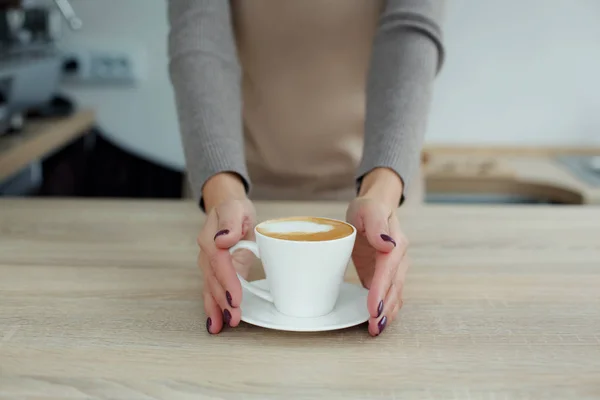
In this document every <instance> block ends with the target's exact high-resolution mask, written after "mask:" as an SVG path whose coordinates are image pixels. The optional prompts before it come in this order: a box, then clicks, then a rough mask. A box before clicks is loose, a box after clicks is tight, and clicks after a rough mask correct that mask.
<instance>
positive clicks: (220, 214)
mask: <svg viewBox="0 0 600 400" xmlns="http://www.w3.org/2000/svg"><path fill="white" fill-rule="evenodd" d="M215 211H216V217H217V224H216V225H217V228H216V232H214V235H215V236H214V241H215V245H216V246H217V247H218V248H220V249H228V248H230V247H232V246H233V245H235V244H236V243H237V242H239V241H240V240H241V239H242V237H244V235H245V234H246V232H247V230H248V226H249V219H250V218H249V216H248V215H247V214H248V213H247V212H246V211H245V208H244V205H243V204H242V203H241V202H239V201H234V202H228V203H225V204H222V205H221V206H219V207H218V208H216V209H215Z"/></svg>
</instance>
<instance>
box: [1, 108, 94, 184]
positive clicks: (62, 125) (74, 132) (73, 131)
mask: <svg viewBox="0 0 600 400" xmlns="http://www.w3.org/2000/svg"><path fill="white" fill-rule="evenodd" d="M94 120H95V116H94V112H93V111H91V110H82V111H79V112H77V113H75V114H73V115H72V116H70V117H65V118H51V119H43V120H32V121H27V123H26V125H25V128H24V129H23V132H20V133H18V134H15V135H12V134H11V135H7V136H2V137H0V182H2V180H4V179H6V178H8V177H10V176H11V175H13V174H14V173H16V172H18V171H19V170H21V169H22V168H24V167H26V166H27V165H29V164H30V163H32V162H34V161H36V160H39V159H41V158H44V157H46V156H48V155H50V154H52V153H53V152H55V151H56V150H59V149H60V148H62V147H64V146H65V145H67V144H69V143H71V142H72V141H73V140H75V139H77V138H78V137H81V136H83V135H84V134H85V133H86V132H87V131H88V130H89V129H90V128H91V127H92V125H93V124H94Z"/></svg>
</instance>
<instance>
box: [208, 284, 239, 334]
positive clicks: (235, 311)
mask: <svg viewBox="0 0 600 400" xmlns="http://www.w3.org/2000/svg"><path fill="white" fill-rule="evenodd" d="M204 279H205V280H206V282H207V283H208V288H209V290H210V293H211V295H212V297H213V299H214V300H215V301H216V302H217V304H218V306H219V309H220V310H221V311H222V315H223V325H224V326H231V327H236V326H238V325H239V323H240V320H241V317H242V314H241V312H240V309H239V308H237V307H232V306H231V305H230V304H229V299H228V298H227V294H226V293H227V292H226V291H225V290H223V287H222V286H221V285H220V284H219V282H218V281H217V278H215V276H214V275H209V276H206V277H205V278H204Z"/></svg>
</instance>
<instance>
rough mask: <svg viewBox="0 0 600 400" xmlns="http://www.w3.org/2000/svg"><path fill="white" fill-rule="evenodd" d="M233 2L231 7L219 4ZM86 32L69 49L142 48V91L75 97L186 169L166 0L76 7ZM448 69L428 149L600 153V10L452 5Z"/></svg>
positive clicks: (577, 3)
mask: <svg viewBox="0 0 600 400" xmlns="http://www.w3.org/2000/svg"><path fill="white" fill-rule="evenodd" d="M215 1H224V0H215ZM72 3H73V6H74V8H75V10H76V11H77V13H78V14H79V15H80V17H81V18H82V19H83V21H84V29H83V30H82V31H81V32H79V33H77V34H71V33H69V32H67V34H66V37H65V42H64V45H65V46H70V45H73V44H76V45H81V44H82V45H84V46H86V45H88V44H89V45H90V46H92V45H93V46H103V45H105V44H107V43H111V42H114V43H116V44H117V45H118V46H129V47H135V48H136V49H138V50H140V51H142V52H145V54H146V62H147V65H146V66H147V68H146V69H147V76H146V78H145V81H144V82H143V84H142V85H141V86H140V87H139V88H136V89H117V88H115V89H109V88H102V89H91V88H77V89H75V90H70V93H72V94H74V95H76V97H77V99H78V100H79V101H80V102H81V103H82V104H88V105H91V106H93V107H95V108H96V110H97V111H98V114H99V122H100V124H101V126H102V127H103V128H105V129H106V131H107V133H109V134H111V135H114V140H116V141H117V142H118V143H120V144H121V145H123V146H124V147H126V148H129V149H133V150H135V151H136V152H138V153H139V154H141V155H146V156H149V157H151V158H152V159H154V160H156V161H161V162H163V163H164V164H166V165H169V166H173V167H176V168H182V167H183V155H182V151H181V146H180V141H179V135H178V133H177V129H178V127H177V120H176V114H175V108H174V104H173V95H172V91H171V87H170V84H169V81H168V76H167V64H166V63H167V59H166V35H167V24H166V14H165V10H166V0H102V1H98V0H72ZM448 4H449V9H448V15H447V20H446V24H445V34H446V44H447V60H446V64H445V67H444V69H443V71H442V73H441V75H440V76H439V78H438V81H437V87H436V94H435V99H434V104H433V109H432V114H431V120H430V124H429V132H428V136H427V141H428V142H429V143H457V142H458V143H468V144H474V143H504V144H519V143H523V144H584V143H587V144H596V145H598V144H600V77H599V76H598V75H597V74H598V72H599V71H600V2H599V1H597V0H522V1H521V0H448Z"/></svg>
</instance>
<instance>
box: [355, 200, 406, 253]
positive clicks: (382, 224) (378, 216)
mask: <svg viewBox="0 0 600 400" xmlns="http://www.w3.org/2000/svg"><path fill="white" fill-rule="evenodd" d="M357 212H358V218H357V224H358V226H357V227H356V228H357V229H358V230H359V231H360V232H364V234H365V236H366V237H367V240H368V241H369V244H370V245H371V246H372V247H373V248H374V249H375V250H377V251H379V252H384V253H389V252H391V251H392V250H393V249H394V248H395V247H396V246H397V244H398V238H394V237H393V234H392V233H391V229H390V227H389V222H388V221H389V219H390V214H389V211H388V210H387V209H386V208H385V207H383V206H382V205H381V204H379V203H376V202H365V203H363V204H362V205H360V208H359V209H358V211H357Z"/></svg>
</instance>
